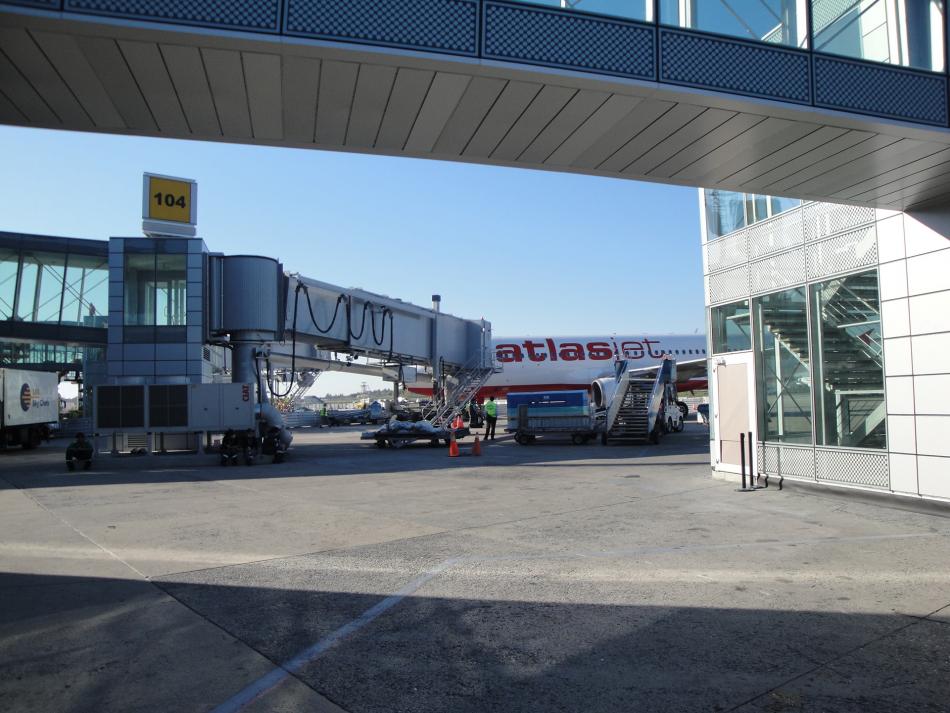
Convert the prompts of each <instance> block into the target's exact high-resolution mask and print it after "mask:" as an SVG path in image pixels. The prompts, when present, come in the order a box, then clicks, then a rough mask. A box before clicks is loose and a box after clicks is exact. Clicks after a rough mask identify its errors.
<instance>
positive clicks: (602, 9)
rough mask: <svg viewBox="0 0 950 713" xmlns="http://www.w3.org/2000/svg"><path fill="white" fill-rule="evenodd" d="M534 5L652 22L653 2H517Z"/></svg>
mask: <svg viewBox="0 0 950 713" xmlns="http://www.w3.org/2000/svg"><path fill="white" fill-rule="evenodd" d="M515 2H530V4H532V5H548V6H549V7H557V8H561V9H563V10H578V11H581V12H592V13H597V14H600V15H613V16H615V17H623V18H626V19H628V20H644V21H647V22H651V21H652V19H653V18H652V17H650V15H651V13H652V11H653V0H515Z"/></svg>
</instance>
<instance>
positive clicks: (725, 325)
mask: <svg viewBox="0 0 950 713" xmlns="http://www.w3.org/2000/svg"><path fill="white" fill-rule="evenodd" d="M711 335H712V350H713V354H724V353H726V352H742V351H746V350H748V349H751V348H752V328H751V325H750V323H749V300H742V301H741V302H733V303H732V304H728V305H722V306H720V307H713V308H712V331H711Z"/></svg>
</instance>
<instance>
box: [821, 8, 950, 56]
mask: <svg viewBox="0 0 950 713" xmlns="http://www.w3.org/2000/svg"><path fill="white" fill-rule="evenodd" d="M811 12H812V26H813V32H814V43H813V45H814V49H815V50H817V51H819V52H828V53H830V54H838V55H844V56H845V57H854V58H855V59H864V60H870V61H872V62H883V63H886V64H896V65H900V66H903V67H915V68H917V69H928V70H931V71H935V72H942V71H943V69H944V51H943V47H944V31H943V30H944V3H943V0H850V1H848V2H842V1H841V0H811Z"/></svg>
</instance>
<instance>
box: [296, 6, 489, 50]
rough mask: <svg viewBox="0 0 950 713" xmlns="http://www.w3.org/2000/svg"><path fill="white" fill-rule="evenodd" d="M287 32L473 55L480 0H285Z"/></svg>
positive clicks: (304, 35) (329, 38)
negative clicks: (397, 0) (398, 0)
mask: <svg viewBox="0 0 950 713" xmlns="http://www.w3.org/2000/svg"><path fill="white" fill-rule="evenodd" d="M284 31H285V32H286V33H287V34H290V35H300V36H303V37H316V38H321V39H328V40H338V41H344V42H361V43H366V44H376V45H387V46H392V47H407V48H411V49H423V50H437V51H439V52H448V53H451V54H464V55H472V56H474V55H476V54H477V53H478V0H401V1H400V2H393V0H287V19H286V21H285V23H284Z"/></svg>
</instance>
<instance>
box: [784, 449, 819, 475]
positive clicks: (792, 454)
mask: <svg viewBox="0 0 950 713" xmlns="http://www.w3.org/2000/svg"><path fill="white" fill-rule="evenodd" d="M779 475H781V476H782V477H783V478H797V479H799V480H814V479H815V450H814V448H810V447H804V448H803V447H800V446H799V447H795V446H786V445H784V444H783V445H781V446H779Z"/></svg>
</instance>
